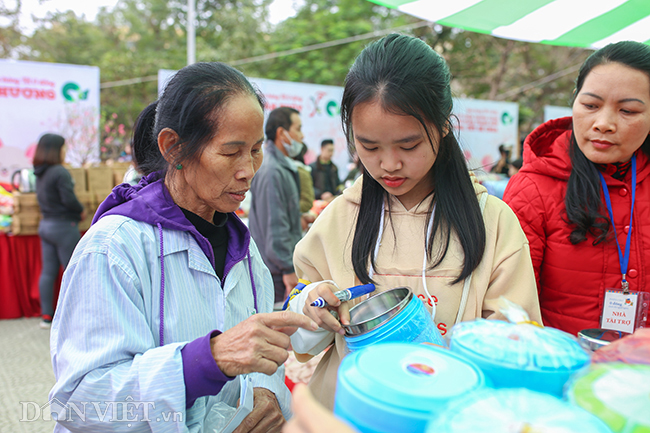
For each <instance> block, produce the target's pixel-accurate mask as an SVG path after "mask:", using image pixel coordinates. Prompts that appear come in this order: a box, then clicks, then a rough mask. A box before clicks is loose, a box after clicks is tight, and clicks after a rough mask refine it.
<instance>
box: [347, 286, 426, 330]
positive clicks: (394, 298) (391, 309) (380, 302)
mask: <svg viewBox="0 0 650 433" xmlns="http://www.w3.org/2000/svg"><path fill="white" fill-rule="evenodd" d="M412 298H413V293H412V292H411V289H409V288H408V287H397V288H395V289H390V290H386V291H385V292H381V293H379V294H377V295H375V296H373V297H371V298H368V299H366V300H365V301H363V302H360V303H359V304H357V305H355V306H354V307H352V308H350V324H349V325H343V328H344V329H345V334H346V335H348V336H353V335H361V334H365V333H366V332H370V331H372V330H373V329H375V328H377V327H378V326H380V325H381V324H383V323H385V322H387V321H388V320H390V319H391V318H392V317H393V316H395V315H397V313H399V312H400V311H402V310H403V309H404V307H406V305H407V304H408V303H409V302H410V300H411V299H412Z"/></svg>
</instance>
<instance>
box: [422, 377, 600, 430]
mask: <svg viewBox="0 0 650 433" xmlns="http://www.w3.org/2000/svg"><path fill="white" fill-rule="evenodd" d="M426 432H427V433H452V432H453V433H476V432H491V433H520V432H535V433H551V432H552V433H574V432H580V433H611V430H610V429H609V427H607V425H605V423H603V422H602V421H601V420H600V419H598V418H597V417H595V416H594V415H592V414H590V413H588V412H587V411H585V410H583V409H581V408H579V407H576V406H572V405H570V404H569V403H566V402H564V401H562V400H560V399H559V398H557V397H553V396H551V395H549V394H545V393H540V392H535V391H531V390H529V389H524V388H501V389H483V390H479V391H476V392H474V393H472V394H470V395H468V396H466V397H464V398H463V399H459V400H456V401H454V402H453V403H451V404H449V405H448V406H446V407H445V408H443V410H442V411H441V415H440V416H439V417H438V419H435V420H432V422H431V423H429V425H428V426H427V430H426Z"/></svg>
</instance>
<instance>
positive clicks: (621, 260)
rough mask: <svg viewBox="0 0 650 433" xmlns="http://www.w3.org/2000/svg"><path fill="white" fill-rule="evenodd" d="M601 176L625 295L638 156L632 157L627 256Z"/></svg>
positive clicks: (602, 177)
mask: <svg viewBox="0 0 650 433" xmlns="http://www.w3.org/2000/svg"><path fill="white" fill-rule="evenodd" d="M598 174H599V175H600V183H601V184H602V185H603V191H604V192H605V194H604V195H605V203H606V204H607V212H609V219H610V220H611V222H612V228H613V229H614V240H615V241H616V246H617V247H618V261H619V263H620V265H621V274H622V279H621V287H622V288H623V291H624V292H625V293H628V292H629V290H630V285H629V283H628V282H627V278H626V274H627V266H628V264H629V262H630V244H631V242H630V239H631V237H632V216H633V215H634V196H635V195H636V155H633V156H632V207H631V209H630V225H629V230H628V232H627V240H626V241H625V255H623V253H622V252H621V245H620V244H619V243H618V236H617V235H616V225H615V224H614V211H613V209H612V201H611V199H610V197H609V190H608V189H607V183H606V182H605V177H604V176H603V174H602V173H601V172H598Z"/></svg>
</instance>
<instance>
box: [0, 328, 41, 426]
mask: <svg viewBox="0 0 650 433" xmlns="http://www.w3.org/2000/svg"><path fill="white" fill-rule="evenodd" d="M39 322H40V319H38V318H33V319H15V320H0V432H1V433H23V432H24V433H42V432H51V431H52V430H53V429H54V421H51V420H46V419H44V417H42V416H41V415H40V412H41V409H40V408H41V406H43V405H46V404H47V395H48V393H49V391H50V389H51V388H52V385H54V373H53V372H52V364H51V363H50V342H49V339H50V331H48V330H43V329H41V328H39V326H38V324H39ZM48 413H49V412H48Z"/></svg>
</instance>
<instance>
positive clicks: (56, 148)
mask: <svg viewBox="0 0 650 433" xmlns="http://www.w3.org/2000/svg"><path fill="white" fill-rule="evenodd" d="M64 144H65V139H64V138H63V137H61V136H60V135H58V134H44V135H42V136H41V138H40V139H39V140H38V145H37V146H36V152H35V153H34V160H33V161H32V164H33V165H34V167H37V166H39V165H45V164H49V165H56V164H61V163H62V162H63V161H61V148H62V147H63V145H64Z"/></svg>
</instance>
